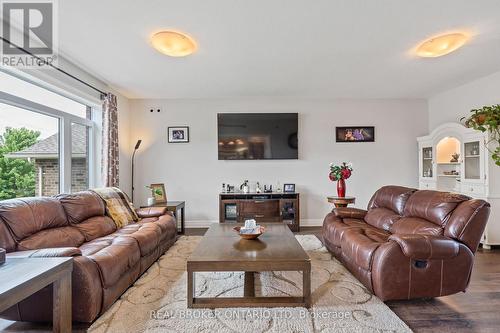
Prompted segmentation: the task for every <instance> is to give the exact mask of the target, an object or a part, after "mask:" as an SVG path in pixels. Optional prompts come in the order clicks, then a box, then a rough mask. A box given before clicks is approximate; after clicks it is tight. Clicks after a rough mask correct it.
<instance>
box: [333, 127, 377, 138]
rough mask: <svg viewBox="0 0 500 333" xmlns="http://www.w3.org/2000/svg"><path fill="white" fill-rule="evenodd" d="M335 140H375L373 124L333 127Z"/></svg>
mask: <svg viewBox="0 0 500 333" xmlns="http://www.w3.org/2000/svg"><path fill="white" fill-rule="evenodd" d="M335 141H336V142H375V127H374V126H343V127H335Z"/></svg>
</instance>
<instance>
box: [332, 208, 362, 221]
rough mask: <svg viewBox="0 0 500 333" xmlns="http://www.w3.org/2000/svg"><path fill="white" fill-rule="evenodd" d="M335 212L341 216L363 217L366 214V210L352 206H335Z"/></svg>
mask: <svg viewBox="0 0 500 333" xmlns="http://www.w3.org/2000/svg"><path fill="white" fill-rule="evenodd" d="M333 213H334V214H335V216H337V217H340V218H350V219H363V218H364V217H365V215H366V210H364V209H359V208H350V207H339V208H334V209H333Z"/></svg>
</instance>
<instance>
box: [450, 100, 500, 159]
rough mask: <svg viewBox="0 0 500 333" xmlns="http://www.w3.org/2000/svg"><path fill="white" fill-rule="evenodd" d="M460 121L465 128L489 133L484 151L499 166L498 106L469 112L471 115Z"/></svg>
mask: <svg viewBox="0 0 500 333" xmlns="http://www.w3.org/2000/svg"><path fill="white" fill-rule="evenodd" d="M460 121H462V122H463V123H464V125H465V126H466V127H469V128H473V129H475V130H478V131H481V132H488V133H490V138H489V141H488V142H486V149H488V151H489V152H490V153H491V158H492V159H493V161H495V164H496V165H498V166H500V104H496V105H491V106H483V107H482V108H480V109H474V110H471V115H470V116H468V117H462V118H461V119H460Z"/></svg>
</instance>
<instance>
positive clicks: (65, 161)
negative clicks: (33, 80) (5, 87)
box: [0, 91, 96, 193]
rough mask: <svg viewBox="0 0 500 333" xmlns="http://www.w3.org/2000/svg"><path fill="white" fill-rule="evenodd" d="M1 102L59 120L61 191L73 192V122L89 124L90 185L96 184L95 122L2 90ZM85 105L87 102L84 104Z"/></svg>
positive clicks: (0, 94) (0, 92)
mask: <svg viewBox="0 0 500 333" xmlns="http://www.w3.org/2000/svg"><path fill="white" fill-rule="evenodd" d="M0 103H3V104H8V105H11V106H14V107H18V108H21V109H25V110H29V111H32V112H36V113H40V114H44V115H47V116H50V117H54V118H57V119H58V120H59V192H60V193H71V146H72V142H71V124H79V125H84V126H87V127H88V128H89V129H90V131H89V132H90V133H89V142H88V147H87V149H88V159H89V160H88V173H89V175H88V180H89V184H88V185H89V187H90V188H92V187H95V186H96V170H95V168H94V165H95V162H96V149H95V147H96V146H95V136H96V135H95V133H96V126H95V122H93V121H92V120H91V119H85V118H81V117H78V116H75V115H73V114H70V113H67V112H64V111H61V110H57V109H54V108H51V107H48V106H46V105H43V104H39V103H35V102H32V101H30V100H27V99H24V98H22V97H18V96H15V95H11V94H8V93H5V92H2V91H0ZM83 105H85V104H83Z"/></svg>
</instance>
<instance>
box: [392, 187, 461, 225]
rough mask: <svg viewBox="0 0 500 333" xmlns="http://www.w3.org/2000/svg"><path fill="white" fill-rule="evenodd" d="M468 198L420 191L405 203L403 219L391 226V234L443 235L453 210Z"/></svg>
mask: <svg viewBox="0 0 500 333" xmlns="http://www.w3.org/2000/svg"><path fill="white" fill-rule="evenodd" d="M467 200H470V198H469V197H467V196H465V195H462V194H456V193H448V192H439V191H431V190H421V191H417V192H415V193H414V194H413V195H412V196H411V197H410V198H409V199H408V201H407V203H406V205H405V207H404V212H403V215H404V216H403V218H401V219H399V220H398V221H396V222H395V223H394V224H393V225H392V226H391V229H390V231H391V233H393V234H421V235H422V234H424V235H443V234H444V227H445V226H446V224H447V222H448V220H449V219H450V216H451V214H452V212H453V211H454V209H455V208H456V207H457V206H458V205H459V204H460V203H462V202H464V201H467Z"/></svg>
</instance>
